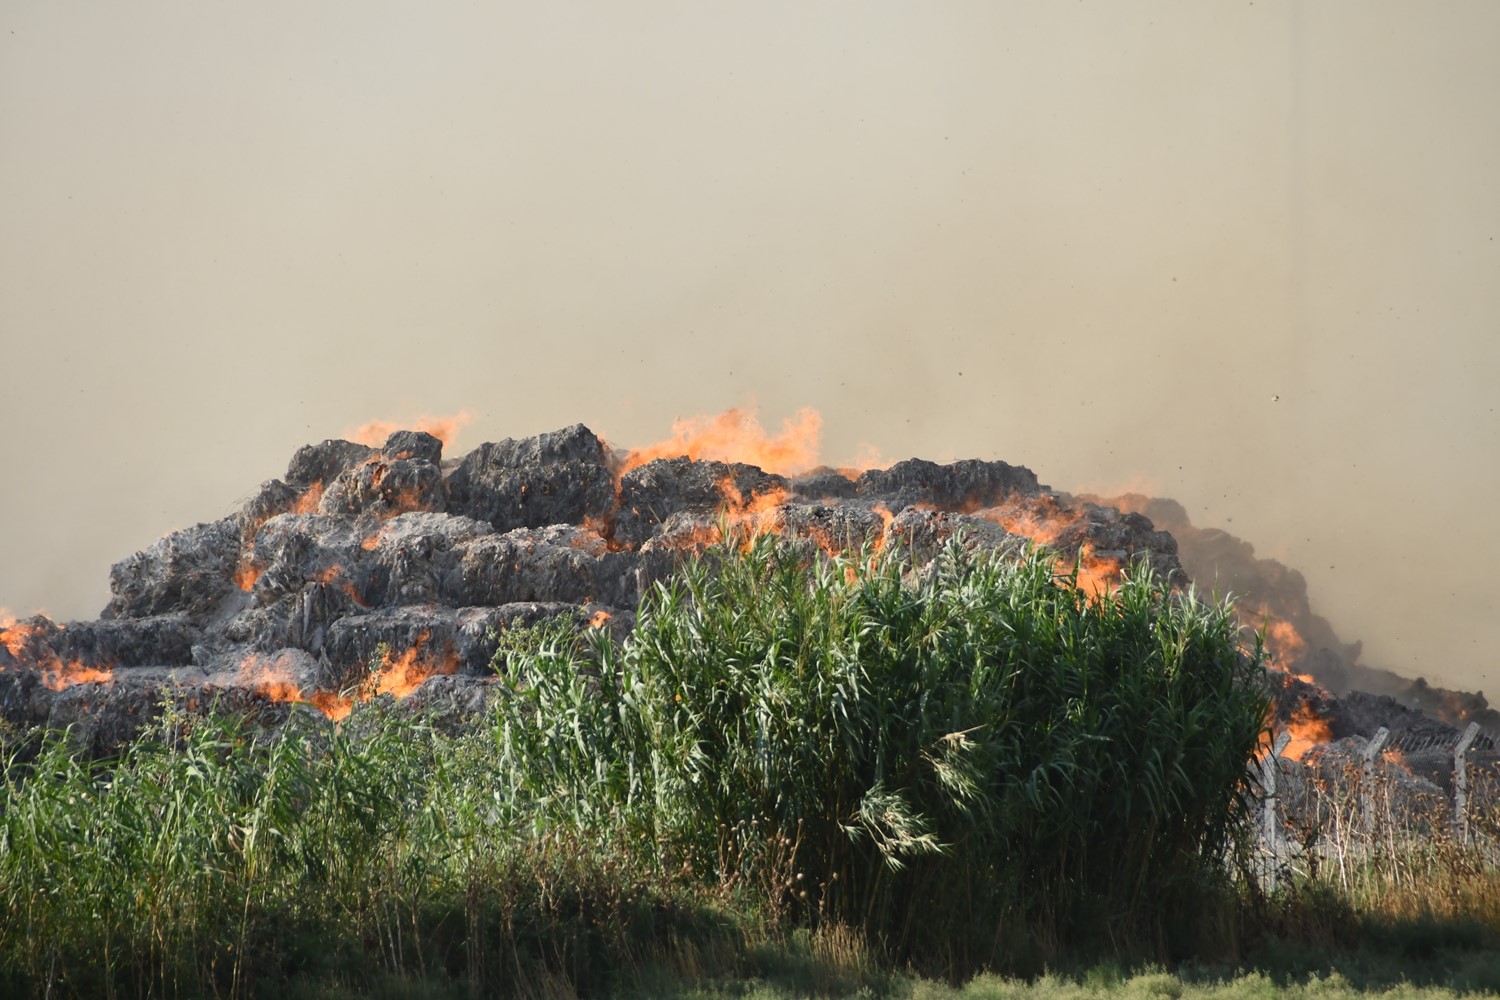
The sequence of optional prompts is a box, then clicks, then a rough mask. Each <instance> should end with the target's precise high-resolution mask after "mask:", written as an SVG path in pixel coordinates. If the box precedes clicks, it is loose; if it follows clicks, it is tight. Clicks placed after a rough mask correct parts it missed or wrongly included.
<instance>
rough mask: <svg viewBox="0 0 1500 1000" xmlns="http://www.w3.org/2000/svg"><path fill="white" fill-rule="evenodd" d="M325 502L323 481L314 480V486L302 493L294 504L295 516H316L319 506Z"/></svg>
mask: <svg viewBox="0 0 1500 1000" xmlns="http://www.w3.org/2000/svg"><path fill="white" fill-rule="evenodd" d="M322 502H323V480H321V479H317V480H314V481H313V483H312V485H311V486H309V487H308V488H307V489H305V490H303V491H302V495H301V496H299V497H298V498H297V500H296V502H295V503H293V504H292V513H293V514H316V513H317V512H318V504H320V503H322Z"/></svg>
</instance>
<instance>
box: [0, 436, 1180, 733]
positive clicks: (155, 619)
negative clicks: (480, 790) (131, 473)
mask: <svg viewBox="0 0 1500 1000" xmlns="http://www.w3.org/2000/svg"><path fill="white" fill-rule="evenodd" d="M750 511H754V512H755V514H754V518H755V520H754V524H755V525H756V526H758V529H759V530H774V531H777V532H779V533H781V534H783V535H785V536H788V537H790V538H794V539H800V540H802V541H803V542H805V543H806V544H808V545H817V546H819V547H821V548H824V549H830V550H832V549H838V548H849V547H858V546H860V545H863V544H866V543H871V542H877V541H881V542H883V541H884V540H887V539H891V538H894V539H899V540H901V541H902V542H904V543H905V544H907V545H908V546H910V547H911V548H912V550H913V551H915V552H917V553H919V554H921V553H931V552H932V551H935V549H936V548H937V547H938V546H940V545H941V544H942V543H943V542H944V541H945V540H946V539H947V538H949V537H950V536H952V535H953V534H954V533H956V532H960V531H962V532H963V534H964V537H965V538H967V539H968V544H971V545H983V546H991V547H997V548H1003V547H1006V546H1017V547H1018V546H1019V545H1020V543H1021V541H1022V536H1023V535H1026V534H1032V533H1031V532H1030V531H1028V530H1026V529H1017V530H1012V529H1016V528H1017V526H1018V525H1033V524H1036V523H1043V522H1045V523H1047V524H1049V525H1051V528H1050V529H1049V533H1048V537H1047V539H1046V540H1047V541H1048V543H1049V544H1050V545H1051V546H1052V547H1053V548H1054V549H1055V550H1056V551H1057V552H1058V554H1059V556H1060V558H1061V559H1063V560H1071V559H1074V558H1078V557H1081V556H1082V555H1087V556H1089V557H1090V558H1094V559H1099V558H1104V559H1108V560H1110V561H1112V562H1113V563H1115V564H1118V565H1124V564H1129V563H1131V562H1135V561H1140V560H1144V561H1147V562H1149V563H1150V564H1151V565H1152V566H1153V568H1154V569H1155V570H1156V572H1157V573H1159V574H1160V575H1161V576H1163V577H1164V578H1167V579H1174V580H1178V581H1184V582H1185V577H1184V576H1183V575H1182V569H1181V566H1180V564H1179V562H1178V560H1177V554H1176V543H1175V542H1174V540H1173V539H1172V536H1171V535H1169V534H1167V533H1165V532H1160V531H1156V530H1155V529H1154V527H1153V526H1152V523H1151V521H1150V520H1148V519H1147V518H1146V517H1144V516H1142V515H1140V514H1134V513H1131V514H1126V513H1121V512H1120V511H1119V510H1118V509H1116V508H1114V507H1110V506H1106V505H1101V504H1089V503H1082V502H1076V501H1072V500H1069V499H1066V498H1062V497H1059V496H1058V495H1056V494H1054V493H1053V492H1052V491H1051V490H1050V489H1049V488H1048V487H1046V486H1044V485H1042V484H1040V483H1038V481H1037V478H1036V476H1035V475H1034V474H1033V473H1032V472H1031V471H1030V470H1028V469H1025V468H1023V467H1019V466H1012V465H1008V464H1006V463H1004V462H983V461H963V462H955V463H952V464H949V465H938V464H934V463H932V462H925V461H921V460H915V459H914V460H910V461H906V462H901V463H898V464H896V465H894V466H892V467H891V468H889V469H885V470H879V471H871V472H865V473H863V474H862V475H859V476H858V477H857V478H850V477H848V476H845V475H843V474H840V473H838V472H835V471H833V470H828V469H820V470H816V471H814V472H812V473H810V474H807V475H804V476H801V477H797V478H787V477H783V476H779V475H774V474H771V473H768V472H765V471H763V470H761V469H759V468H756V467H755V466H751V465H742V464H726V463H721V462H710V461H694V460H690V459H687V458H673V459H658V460H656V461H653V462H649V463H646V464H644V465H640V466H638V467H634V468H627V467H626V466H625V465H624V456H622V455H618V454H616V453H613V452H612V451H611V450H610V449H609V447H608V446H607V445H606V444H605V442H604V441H602V440H601V439H600V438H599V437H598V436H596V435H595V434H594V433H593V432H592V431H590V430H589V429H588V428H586V427H584V426H582V425H575V426H573V427H568V428H564V429H562V430H558V431H553V432H551V433H547V434H540V435H537V436H535V437H529V438H523V439H520V440H509V439H507V440H504V441H500V442H494V443H488V444H483V445H480V446H479V447H478V448H476V449H474V450H473V451H471V452H470V453H468V454H467V455H465V456H464V457H462V458H461V459H456V460H454V459H450V460H444V459H443V457H442V442H441V441H439V440H438V439H437V438H435V437H432V436H431V435H428V434H425V433H421V432H415V431H399V432H397V433H395V434H392V435H391V437H390V438H389V439H388V440H387V442H386V443H385V445H384V447H381V448H373V447H368V446H365V445H360V444H355V443H353V442H349V441H339V440H330V441H324V442H323V443H321V444H317V445H309V446H306V447H304V448H302V449H300V450H299V451H298V452H297V453H296V454H295V455H294V456H293V457H292V460H291V463H290V464H289V466H288V468H287V473H286V476H285V478H284V479H278V480H273V481H271V482H268V483H266V484H264V485H263V486H262V487H261V488H260V489H259V490H258V491H257V492H256V493H255V495H254V496H253V497H252V498H251V499H250V500H248V501H247V502H246V503H245V504H244V506H243V508H242V509H241V510H239V511H238V512H236V513H235V514H232V515H231V516H229V517H226V518H223V519H221V520H218V521H213V522H209V523H206V524H199V525H195V526H194V527H191V528H186V529H183V530H181V531H177V532H173V533H172V534H170V535H168V536H166V537H165V538H162V539H160V540H159V541H157V542H156V543H155V544H153V545H151V546H150V547H149V548H147V549H145V550H144V551H141V552H138V553H136V554H135V555H132V556H130V557H128V558H126V559H124V560H122V561H121V562H120V563H118V564H116V565H115V566H114V567H113V569H112V570H111V572H110V591H111V598H110V601H109V604H108V606H107V607H106V608H105V609H104V611H103V613H102V614H101V616H100V618H99V620H97V621H85V622H72V623H68V624H66V625H58V624H56V623H53V622H51V621H48V620H47V619H45V618H34V619H30V620H28V621H24V622H19V623H16V624H14V625H12V626H11V627H9V628H7V629H3V630H0V713H3V715H4V716H5V717H6V718H7V719H8V720H10V721H11V722H13V723H20V724H29V723H46V724H51V725H67V724H73V725H74V726H75V727H76V728H77V729H78V731H79V732H80V734H81V736H82V738H83V739H85V740H86V741H90V742H92V743H94V744H95V745H96V746H100V747H105V746H108V745H112V744H115V743H118V742H119V741H120V740H122V739H125V738H128V736H129V735H130V734H131V733H133V732H134V731H135V730H136V729H137V728H138V727H139V725H140V724H141V723H142V722H143V721H145V720H147V719H149V718H151V717H152V715H153V714H154V713H155V711H156V710H157V706H158V703H159V701H160V700H161V698H162V696H163V692H164V691H165V692H167V693H168V694H169V695H170V696H172V697H173V698H175V699H176V700H177V701H178V702H179V703H181V704H184V705H188V707H193V706H202V707H207V706H208V705H209V704H212V703H213V702H214V701H215V700H217V701H218V703H219V704H220V705H221V706H225V707H230V708H236V709H238V708H247V709H255V708H260V709H264V710H265V712H266V713H267V717H268V718H270V719H272V720H274V719H275V718H278V717H281V716H283V715H284V714H285V713H286V712H288V711H300V710H305V709H303V708H299V707H298V703H311V702H313V701H314V699H313V697H312V696H313V694H314V693H316V692H324V693H338V692H344V693H345V694H347V693H348V692H350V691H351V690H354V689H356V688H357V687H358V685H359V684H360V683H361V682H362V680H364V679H366V678H367V675H368V674H369V672H370V670H371V667H372V664H374V665H375V666H376V667H379V666H380V664H381V662H382V660H383V661H384V662H386V663H390V662H393V661H395V660H400V659H402V658H404V662H405V665H406V666H413V665H414V666H415V668H416V671H417V675H418V676H419V677H425V676H429V675H431V677H432V680H429V681H428V682H427V683H426V684H424V685H422V689H423V690H422V691H420V692H419V694H421V695H422V696H423V697H422V698H419V699H417V700H419V701H430V700H431V699H432V698H433V697H434V696H435V695H434V693H433V692H443V693H444V694H443V696H444V697H451V698H454V699H457V700H458V701H461V702H463V703H464V704H468V705H474V704H479V703H481V702H482V700H483V694H484V688H485V686H486V685H488V684H489V683H491V682H492V680H493V678H494V669H493V667H492V661H493V659H494V657H495V652H496V649H497V646H498V645H499V643H500V642H501V641H502V637H503V635H504V634H505V633H506V632H507V631H508V630H510V629H513V628H516V627H517V626H522V625H534V624H536V623H538V622H541V621H544V620H547V619H551V618H559V617H561V618H566V619H569V620H571V621H574V622H577V623H579V624H580V625H584V624H589V623H592V624H595V625H601V624H602V626H603V627H608V628H610V629H612V630H615V631H616V632H617V634H620V635H623V634H625V633H626V632H628V630H629V629H630V627H631V624H632V623H633V620H634V610H635V608H636V606H637V604H638V602H639V600H640V596H641V594H642V592H643V590H644V588H646V587H649V586H650V585H651V584H652V583H653V582H654V581H655V580H658V579H660V578H662V577H663V576H664V575H665V574H667V573H668V572H670V571H671V569H672V567H673V566H674V565H675V564H676V562H677V561H678V560H680V559H681V558H682V557H683V555H684V553H687V552H691V551H694V550H696V549H699V548H701V547H702V546H703V545H704V544H706V543H707V542H709V541H712V540H714V539H715V538H716V537H717V534H718V531H719V529H720V527H721V525H722V524H723V523H724V518H726V517H729V518H731V519H733V518H736V517H741V518H743V517H746V516H748V513H747V512H750ZM1033 537H1035V536H1034V535H1033ZM428 689H431V690H428Z"/></svg>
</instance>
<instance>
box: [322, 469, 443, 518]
mask: <svg viewBox="0 0 1500 1000" xmlns="http://www.w3.org/2000/svg"><path fill="white" fill-rule="evenodd" d="M447 506H448V494H447V491H446V490H445V489H444V487H443V473H442V470H441V469H439V468H438V466H437V465H436V464H435V463H433V462H428V461H425V460H422V459H415V458H401V459H396V460H393V461H392V460H387V459H385V458H373V459H371V460H370V461H367V462H362V463H360V464H359V465H356V466H355V467H354V468H352V469H348V470H346V471H344V472H341V473H339V475H338V477H337V478H336V479H334V480H333V482H332V483H329V484H326V485H325V486H324V489H323V499H322V502H321V503H319V505H318V510H319V511H320V512H322V513H324V514H346V515H348V514H366V513H368V514H373V515H374V516H376V517H394V516H395V515H397V514H403V513H406V512H407V511H418V510H422V511H442V510H444V509H446V508H447Z"/></svg>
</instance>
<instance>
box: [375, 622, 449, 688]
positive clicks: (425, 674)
mask: <svg viewBox="0 0 1500 1000" xmlns="http://www.w3.org/2000/svg"><path fill="white" fill-rule="evenodd" d="M431 634H432V633H430V632H423V633H422V634H421V635H420V636H418V637H417V641H416V642H415V643H413V644H412V647H411V648H410V649H408V650H407V651H406V652H404V653H402V654H401V655H400V656H396V657H394V658H393V657H392V654H390V653H387V654H386V655H385V657H384V659H382V660H381V662H380V668H379V669H378V670H377V671H376V672H375V673H374V674H372V675H371V677H370V680H371V682H372V683H373V686H374V693H375V694H389V695H394V696H396V697H397V698H405V697H406V696H407V695H409V694H411V693H412V692H413V691H415V690H416V689H417V688H419V687H421V686H422V682H423V681H425V680H427V678H429V677H432V676H435V675H437V674H453V673H457V672H458V657H457V656H456V655H454V654H453V653H451V652H450V653H448V654H447V655H445V656H443V657H442V658H441V659H439V660H438V661H437V662H435V663H434V662H432V661H430V660H424V659H423V658H422V657H421V649H422V646H423V645H424V644H425V643H426V642H427V640H428V638H429V637H430V636H431ZM361 700H365V699H361Z"/></svg>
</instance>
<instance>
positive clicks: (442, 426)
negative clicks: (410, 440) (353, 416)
mask: <svg viewBox="0 0 1500 1000" xmlns="http://www.w3.org/2000/svg"><path fill="white" fill-rule="evenodd" d="M473 420H474V415H473V414H472V413H470V412H469V411H468V410H459V411H458V412H457V413H455V414H453V415H452V416H451V417H431V416H423V417H418V418H417V419H416V420H415V421H412V420H407V421H400V422H393V421H390V420H371V421H369V422H367V423H363V424H360V425H359V426H358V427H356V428H354V429H353V430H350V431H346V432H345V433H344V437H346V438H347V439H349V440H350V441H354V442H356V443H357V444H364V445H369V446H370V447H372V448H379V447H380V446H381V445H383V444H385V441H386V438H388V437H390V436H391V435H392V434H394V433H395V432H396V431H406V430H417V431H424V432H426V433H428V434H431V435H432V436H433V437H435V438H437V439H438V440H439V441H441V442H443V447H444V448H447V447H448V446H449V445H450V444H452V443H453V442H454V441H455V440H456V439H457V438H458V432H459V431H461V430H463V429H464V428H465V427H467V426H468V425H469V424H470V423H471V422H473Z"/></svg>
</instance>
